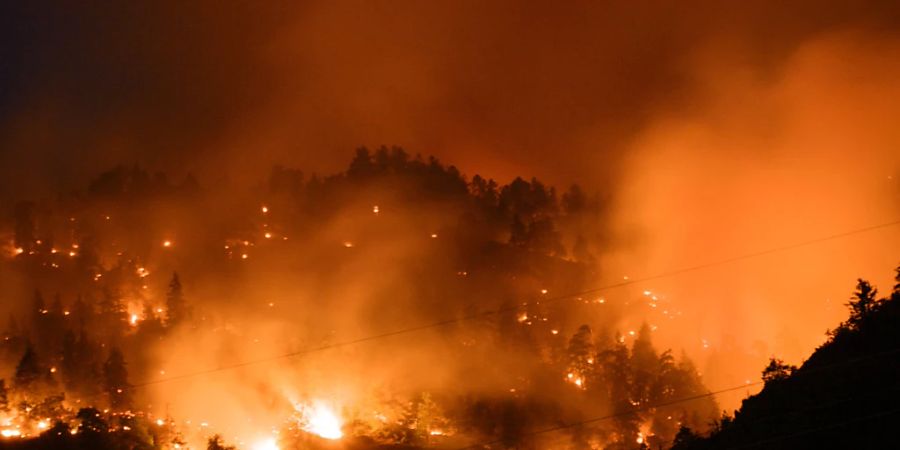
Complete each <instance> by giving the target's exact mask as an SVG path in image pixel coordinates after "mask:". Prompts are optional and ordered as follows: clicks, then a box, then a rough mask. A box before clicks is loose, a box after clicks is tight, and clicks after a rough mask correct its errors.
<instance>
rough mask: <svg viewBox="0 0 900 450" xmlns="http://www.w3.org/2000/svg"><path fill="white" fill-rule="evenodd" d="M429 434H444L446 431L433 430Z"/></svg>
mask: <svg viewBox="0 0 900 450" xmlns="http://www.w3.org/2000/svg"><path fill="white" fill-rule="evenodd" d="M428 434H430V435H432V436H443V435H444V432H443V431H441V430H431V431H429V432H428Z"/></svg>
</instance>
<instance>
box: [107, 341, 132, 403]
mask: <svg viewBox="0 0 900 450" xmlns="http://www.w3.org/2000/svg"><path fill="white" fill-rule="evenodd" d="M103 387H104V389H105V390H106V393H107V395H108V396H109V405H110V407H112V409H114V410H118V411H124V410H127V409H128V407H129V406H130V405H131V392H130V386H129V385H128V369H127V368H126V366H125V357H124V356H123V355H122V352H121V351H119V349H117V348H114V349H112V350H111V351H110V352H109V358H107V359H106V363H104V364H103Z"/></svg>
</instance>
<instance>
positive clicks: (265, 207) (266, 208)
mask: <svg viewBox="0 0 900 450" xmlns="http://www.w3.org/2000/svg"><path fill="white" fill-rule="evenodd" d="M260 210H262V212H263V214H265V213H267V212H269V207H268V206H266V205H263V207H262V208H260Z"/></svg>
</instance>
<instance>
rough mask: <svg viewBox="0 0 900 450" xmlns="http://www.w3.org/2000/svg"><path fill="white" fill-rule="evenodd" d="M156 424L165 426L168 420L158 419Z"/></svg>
mask: <svg viewBox="0 0 900 450" xmlns="http://www.w3.org/2000/svg"><path fill="white" fill-rule="evenodd" d="M156 424H157V425H159V426H163V425H165V424H166V421H165V420H162V419H156Z"/></svg>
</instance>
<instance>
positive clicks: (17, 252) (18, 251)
mask: <svg viewBox="0 0 900 450" xmlns="http://www.w3.org/2000/svg"><path fill="white" fill-rule="evenodd" d="M15 253H16V254H17V255H21V254H22V253H25V249H24V248H21V247H18V248H16V251H15Z"/></svg>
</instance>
